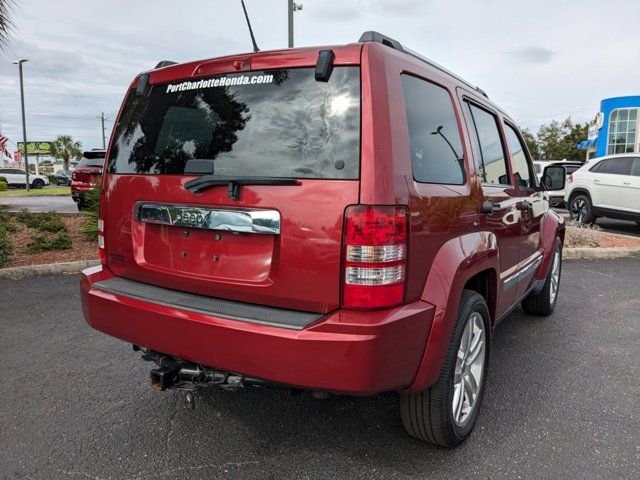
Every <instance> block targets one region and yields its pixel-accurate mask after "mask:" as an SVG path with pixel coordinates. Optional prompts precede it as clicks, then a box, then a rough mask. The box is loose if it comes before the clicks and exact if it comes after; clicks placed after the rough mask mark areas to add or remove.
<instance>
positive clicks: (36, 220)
mask: <svg viewBox="0 0 640 480" xmlns="http://www.w3.org/2000/svg"><path fill="white" fill-rule="evenodd" d="M16 220H18V221H19V222H22V223H24V224H25V225H26V226H27V227H29V228H34V229H36V230H40V231H41V232H50V233H57V232H66V231H67V227H66V225H65V224H64V222H63V221H62V217H60V215H59V214H58V213H56V212H42V213H31V212H30V211H29V210H27V209H23V210H21V211H20V212H19V213H18V214H17V215H16Z"/></svg>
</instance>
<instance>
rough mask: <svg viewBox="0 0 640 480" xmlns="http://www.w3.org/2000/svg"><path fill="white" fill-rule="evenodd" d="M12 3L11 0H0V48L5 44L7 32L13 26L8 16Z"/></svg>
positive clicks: (7, 38)
mask: <svg viewBox="0 0 640 480" xmlns="http://www.w3.org/2000/svg"><path fill="white" fill-rule="evenodd" d="M13 5H14V3H13V0H0V50H1V49H2V47H4V46H5V45H6V44H7V41H8V40H9V32H10V31H11V29H12V28H13V22H12V21H11V18H9V11H10V10H11V7H12V6H13Z"/></svg>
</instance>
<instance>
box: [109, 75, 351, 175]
mask: <svg viewBox="0 0 640 480" xmlns="http://www.w3.org/2000/svg"><path fill="white" fill-rule="evenodd" d="M190 160H204V161H211V162H212V163H213V172H214V173H213V174H214V175H220V176H225V177H226V176H251V177H294V178H319V179H324V178H328V179H357V178H358V176H359V169H360V69H359V67H336V68H335V69H334V71H333V73H332V75H331V78H330V79H329V81H328V82H319V81H316V80H315V78H314V69H313V68H299V69H288V70H272V71H264V72H251V73H237V74H228V75H221V76H215V77H207V78H203V79H195V80H194V79H189V80H184V81H182V80H180V81H175V82H171V83H168V84H166V83H165V84H157V85H153V86H152V87H151V91H150V92H149V94H148V95H147V96H146V97H144V96H137V95H136V93H135V90H132V91H131V92H130V93H129V96H128V98H127V100H126V103H125V107H124V110H123V113H122V115H121V118H120V121H119V124H118V126H117V130H116V134H115V138H114V142H113V144H112V147H111V154H110V158H109V166H108V171H109V172H110V173H120V174H176V175H181V174H184V172H185V166H186V164H187V162H188V161H190Z"/></svg>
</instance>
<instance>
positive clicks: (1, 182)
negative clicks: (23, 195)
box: [0, 177, 9, 192]
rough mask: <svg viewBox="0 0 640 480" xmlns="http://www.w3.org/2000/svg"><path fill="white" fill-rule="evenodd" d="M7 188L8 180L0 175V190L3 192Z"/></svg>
mask: <svg viewBox="0 0 640 480" xmlns="http://www.w3.org/2000/svg"><path fill="white" fill-rule="evenodd" d="M8 189H9V182H7V179H6V178H4V177H0V192H4V191H5V190H8Z"/></svg>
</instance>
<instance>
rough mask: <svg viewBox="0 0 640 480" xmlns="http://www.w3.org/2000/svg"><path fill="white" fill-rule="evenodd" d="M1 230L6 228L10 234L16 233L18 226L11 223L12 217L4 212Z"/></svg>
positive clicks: (1, 213) (0, 212) (0, 217)
mask: <svg viewBox="0 0 640 480" xmlns="http://www.w3.org/2000/svg"><path fill="white" fill-rule="evenodd" d="M0 228H4V229H5V230H6V231H7V232H9V233H15V231H16V226H15V224H14V223H13V222H12V221H11V215H10V214H9V213H8V212H3V211H2V210H0Z"/></svg>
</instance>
